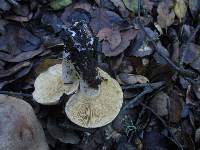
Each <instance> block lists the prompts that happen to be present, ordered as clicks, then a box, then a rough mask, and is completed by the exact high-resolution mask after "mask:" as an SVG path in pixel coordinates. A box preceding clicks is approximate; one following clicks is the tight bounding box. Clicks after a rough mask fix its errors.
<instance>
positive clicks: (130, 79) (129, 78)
mask: <svg viewBox="0 0 200 150" xmlns="http://www.w3.org/2000/svg"><path fill="white" fill-rule="evenodd" d="M118 79H119V83H121V84H124V85H125V84H136V83H140V84H142V83H147V82H149V80H148V79H147V78H146V77H144V76H142V75H134V74H128V73H120V74H119V75H118Z"/></svg>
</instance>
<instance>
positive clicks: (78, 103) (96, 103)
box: [65, 68, 123, 128]
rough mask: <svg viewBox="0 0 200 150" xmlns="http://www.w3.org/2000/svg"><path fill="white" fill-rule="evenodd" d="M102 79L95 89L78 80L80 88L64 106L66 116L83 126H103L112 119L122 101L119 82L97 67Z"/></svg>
mask: <svg viewBox="0 0 200 150" xmlns="http://www.w3.org/2000/svg"><path fill="white" fill-rule="evenodd" d="M97 71H98V74H99V76H100V77H101V78H102V79H103V80H102V81H101V83H100V84H99V86H98V88H97V89H94V88H91V87H90V86H88V84H87V83H86V82H84V81H83V80H80V89H79V90H78V91H77V92H76V93H75V94H74V95H72V96H71V97H70V98H69V100H68V102H67V103H66V106H65V112H66V114H67V116H68V118H69V119H70V120H71V121H72V122H74V123H75V124H77V125H79V126H81V127H85V128H96V127H101V126H104V125H106V124H108V123H110V122H112V121H113V120H114V118H115V117H116V116H117V115H118V113H119V111H120V108H121V107H122V103H123V92H122V89H121V87H120V85H119V83H118V82H117V81H116V80H114V79H113V78H111V77H110V76H109V75H108V74H107V73H106V72H104V71H103V70H101V69H99V68H97Z"/></svg>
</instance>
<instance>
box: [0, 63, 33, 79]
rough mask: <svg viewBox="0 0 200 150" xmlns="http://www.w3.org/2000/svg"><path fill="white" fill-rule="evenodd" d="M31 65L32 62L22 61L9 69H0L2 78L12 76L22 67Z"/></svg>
mask: <svg viewBox="0 0 200 150" xmlns="http://www.w3.org/2000/svg"><path fill="white" fill-rule="evenodd" d="M30 65H31V63H30V62H22V63H19V64H17V65H15V66H13V67H11V68H9V69H7V70H0V78H3V77H7V76H10V75H12V74H14V73H16V72H18V71H19V70H20V69H22V68H24V67H27V66H30Z"/></svg>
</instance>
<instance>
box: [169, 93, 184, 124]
mask: <svg viewBox="0 0 200 150" xmlns="http://www.w3.org/2000/svg"><path fill="white" fill-rule="evenodd" d="M169 96H170V106H169V107H170V110H169V120H170V122H172V123H178V122H179V121H180V120H181V112H182V109H183V105H182V99H181V98H180V96H179V95H178V91H171V92H170V95H169Z"/></svg>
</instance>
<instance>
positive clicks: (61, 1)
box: [50, 0, 72, 10]
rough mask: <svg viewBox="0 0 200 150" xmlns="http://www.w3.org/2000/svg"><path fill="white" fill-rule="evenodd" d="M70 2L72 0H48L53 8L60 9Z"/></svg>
mask: <svg viewBox="0 0 200 150" xmlns="http://www.w3.org/2000/svg"><path fill="white" fill-rule="evenodd" d="M71 3H72V0H54V1H52V2H50V7H51V8H52V9H53V10H60V9H63V8H65V7H66V6H68V5H69V4H71Z"/></svg>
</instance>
